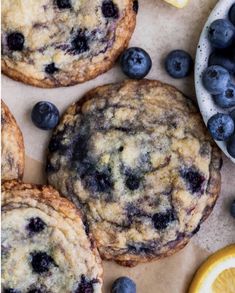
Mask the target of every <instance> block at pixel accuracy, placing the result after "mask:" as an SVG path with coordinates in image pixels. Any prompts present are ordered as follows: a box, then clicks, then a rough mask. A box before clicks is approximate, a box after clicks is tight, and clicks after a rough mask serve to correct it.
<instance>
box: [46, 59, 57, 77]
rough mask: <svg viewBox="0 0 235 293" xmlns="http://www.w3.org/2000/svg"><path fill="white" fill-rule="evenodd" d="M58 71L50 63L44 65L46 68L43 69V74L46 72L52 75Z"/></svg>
mask: <svg viewBox="0 0 235 293" xmlns="http://www.w3.org/2000/svg"><path fill="white" fill-rule="evenodd" d="M58 70H59V69H58V68H57V67H56V66H55V63H54V62H52V63H50V64H48V65H46V67H45V72H46V73H47V74H54V73H55V72H57V71H58Z"/></svg>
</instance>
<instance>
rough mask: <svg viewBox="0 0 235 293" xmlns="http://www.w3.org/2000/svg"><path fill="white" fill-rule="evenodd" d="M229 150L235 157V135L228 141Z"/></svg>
mask: <svg viewBox="0 0 235 293" xmlns="http://www.w3.org/2000/svg"><path fill="white" fill-rule="evenodd" d="M227 151H228V153H229V154H230V156H231V157H233V158H235V135H233V136H231V138H230V139H229V141H228V143H227Z"/></svg>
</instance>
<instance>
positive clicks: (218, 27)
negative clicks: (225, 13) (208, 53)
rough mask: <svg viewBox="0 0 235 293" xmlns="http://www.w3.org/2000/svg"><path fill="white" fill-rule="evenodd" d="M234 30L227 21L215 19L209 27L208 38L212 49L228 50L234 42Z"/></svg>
mask: <svg viewBox="0 0 235 293" xmlns="http://www.w3.org/2000/svg"><path fill="white" fill-rule="evenodd" d="M234 34H235V28H234V26H233V25H232V24H231V23H230V21H229V20H227V19H216V20H215V21H213V22H212V24H211V25H210V28H209V30H208V38H209V41H210V42H211V44H212V46H213V47H214V48H219V49H223V48H228V47H229V46H230V45H231V44H232V42H233V40H234Z"/></svg>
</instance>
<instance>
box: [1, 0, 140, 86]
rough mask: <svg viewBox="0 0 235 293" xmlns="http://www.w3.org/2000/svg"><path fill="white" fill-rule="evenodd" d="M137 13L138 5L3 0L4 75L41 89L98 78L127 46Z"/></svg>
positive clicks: (118, 0)
mask: <svg viewBox="0 0 235 293" xmlns="http://www.w3.org/2000/svg"><path fill="white" fill-rule="evenodd" d="M137 11H138V2H137V1H134V0H93V1H91V0H89V1H78V0H37V1H25V0H19V1H10V2H9V0H3V1H2V70H3V72H4V73H5V74H6V75H8V76H9V77H11V78H13V79H15V80H19V81H22V82H24V83H27V84H31V85H35V86H39V87H59V86H69V85H73V84H77V83H81V82H85V81H87V80H90V79H92V78H95V77H96V76H98V75H100V74H102V73H104V72H106V71H107V70H109V69H110V68H111V67H112V66H113V64H114V62H115V61H116V59H117V58H118V56H119V55H120V53H121V52H122V51H123V50H124V49H125V48H126V47H127V45H128V42H129V40H130V38H131V35H132V33H133V31H134V28H135V22H136V14H137Z"/></svg>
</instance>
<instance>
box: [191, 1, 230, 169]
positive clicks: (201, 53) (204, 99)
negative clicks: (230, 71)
mask: <svg viewBox="0 0 235 293" xmlns="http://www.w3.org/2000/svg"><path fill="white" fill-rule="evenodd" d="M234 3H235V1H234V0H220V1H218V3H217V5H216V6H215V8H214V9H213V11H212V12H211V14H210V16H209V18H208V20H207V22H206V24H205V26H204V29H203V31H202V34H201V37H200V40H199V44H198V49H197V54H196V62H195V87H196V94H197V101H198V105H199V108H200V111H201V113H202V116H203V119H204V122H205V123H206V124H207V121H208V120H209V118H210V117H211V116H212V115H214V114H216V113H218V112H221V113H228V112H229V111H231V110H230V109H222V108H220V107H218V106H217V105H216V104H215V103H214V101H213V99H212V96H211V94H209V93H208V92H207V91H206V90H205V88H204V87H203V84H202V73H203V71H204V70H205V69H206V68H207V67H208V59H209V56H210V53H211V52H212V47H211V45H210V43H209V41H208V38H207V34H208V28H209V26H210V24H211V23H212V22H213V21H214V20H216V19H219V18H227V17H228V12H229V9H230V7H231V6H232V4H234ZM216 143H217V144H218V146H219V147H220V148H221V150H222V151H223V152H224V153H225V155H226V156H228V157H229V158H230V159H231V160H232V162H233V163H235V159H234V158H232V157H231V156H230V155H229V154H228V152H227V149H226V143H225V142H223V141H216Z"/></svg>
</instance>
